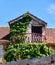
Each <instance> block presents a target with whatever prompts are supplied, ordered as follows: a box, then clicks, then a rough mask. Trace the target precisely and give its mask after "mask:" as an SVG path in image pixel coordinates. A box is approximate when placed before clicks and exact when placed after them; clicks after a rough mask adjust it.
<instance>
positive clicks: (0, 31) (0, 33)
mask: <svg viewBox="0 0 55 65" xmlns="http://www.w3.org/2000/svg"><path fill="white" fill-rule="evenodd" d="M9 32H10V28H9V27H0V39H2V38H3V37H5V36H6V35H8V34H9Z"/></svg>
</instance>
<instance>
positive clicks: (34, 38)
mask: <svg viewBox="0 0 55 65" xmlns="http://www.w3.org/2000/svg"><path fill="white" fill-rule="evenodd" d="M26 36H27V38H26V41H27V42H43V41H44V40H45V36H44V35H42V34H38V33H26Z"/></svg>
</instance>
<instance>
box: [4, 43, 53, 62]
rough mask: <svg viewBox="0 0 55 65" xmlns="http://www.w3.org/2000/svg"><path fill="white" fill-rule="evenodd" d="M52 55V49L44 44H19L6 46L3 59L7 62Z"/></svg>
mask: <svg viewBox="0 0 55 65" xmlns="http://www.w3.org/2000/svg"><path fill="white" fill-rule="evenodd" d="M53 54H54V51H53V49H51V48H48V47H46V45H45V44H44V43H20V44H10V45H8V46H7V47H6V49H5V53H4V58H5V59H6V60H7V61H12V60H21V59H26V58H39V57H42V56H49V55H53Z"/></svg>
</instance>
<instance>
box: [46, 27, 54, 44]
mask: <svg viewBox="0 0 55 65" xmlns="http://www.w3.org/2000/svg"><path fill="white" fill-rule="evenodd" d="M46 43H49V44H50V43H51V44H55V28H46Z"/></svg>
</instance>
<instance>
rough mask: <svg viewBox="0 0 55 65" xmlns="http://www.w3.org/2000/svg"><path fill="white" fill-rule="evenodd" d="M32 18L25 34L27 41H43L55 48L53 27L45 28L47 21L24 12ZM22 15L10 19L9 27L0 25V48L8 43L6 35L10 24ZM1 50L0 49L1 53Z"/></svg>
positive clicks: (54, 30) (54, 29)
mask: <svg viewBox="0 0 55 65" xmlns="http://www.w3.org/2000/svg"><path fill="white" fill-rule="evenodd" d="M25 14H28V15H29V16H30V17H31V18H32V20H31V21H30V23H29V26H28V30H27V31H26V34H27V39H26V41H27V42H45V43H46V45H47V46H48V47H49V46H51V47H52V48H53V49H55V28H47V23H46V22H45V21H43V20H41V19H39V18H38V17H36V16H34V15H33V14H31V13H29V12H26V13H25ZM23 16H24V14H23V15H21V16H19V17H17V18H15V19H13V20H11V21H9V22H8V23H9V27H0V50H1V49H2V50H3V48H4V47H5V46H6V45H7V44H9V42H10V41H9V40H8V35H9V33H10V26H11V24H13V23H14V22H16V21H18V20H19V19H22V18H23ZM1 52H2V51H0V53H1Z"/></svg>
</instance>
